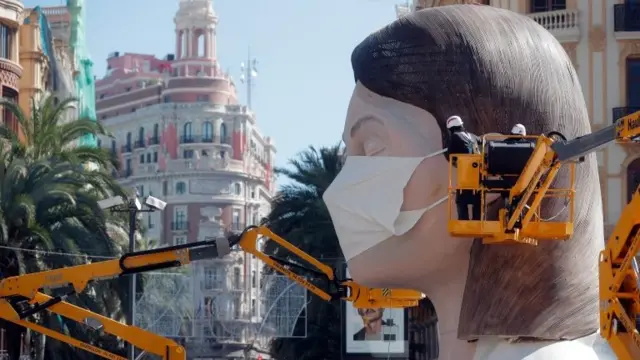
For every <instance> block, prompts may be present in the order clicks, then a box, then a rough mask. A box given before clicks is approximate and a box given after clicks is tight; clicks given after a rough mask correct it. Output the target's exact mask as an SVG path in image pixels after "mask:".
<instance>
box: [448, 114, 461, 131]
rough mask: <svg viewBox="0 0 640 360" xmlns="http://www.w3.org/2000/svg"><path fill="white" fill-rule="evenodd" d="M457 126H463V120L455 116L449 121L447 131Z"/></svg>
mask: <svg viewBox="0 0 640 360" xmlns="http://www.w3.org/2000/svg"><path fill="white" fill-rule="evenodd" d="M456 126H462V119H461V118H460V116H457V115H454V116H452V117H450V118H448V119H447V129H451V128H452V127H456Z"/></svg>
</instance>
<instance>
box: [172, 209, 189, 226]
mask: <svg viewBox="0 0 640 360" xmlns="http://www.w3.org/2000/svg"><path fill="white" fill-rule="evenodd" d="M173 219H174V220H175V222H176V223H179V224H181V223H184V222H185V221H187V213H186V212H185V210H184V209H181V208H176V209H175V213H174V214H173Z"/></svg>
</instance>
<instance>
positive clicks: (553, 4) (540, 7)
mask: <svg viewBox="0 0 640 360" xmlns="http://www.w3.org/2000/svg"><path fill="white" fill-rule="evenodd" d="M566 8H567V0H531V12H532V13H539V12H547V11H555V10H565V9H566Z"/></svg>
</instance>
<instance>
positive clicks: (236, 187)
mask: <svg viewBox="0 0 640 360" xmlns="http://www.w3.org/2000/svg"><path fill="white" fill-rule="evenodd" d="M233 192H234V193H235V194H236V195H242V186H241V185H240V184H239V183H235V184H234V185H233Z"/></svg>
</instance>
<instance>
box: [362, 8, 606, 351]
mask: <svg viewBox="0 0 640 360" xmlns="http://www.w3.org/2000/svg"><path fill="white" fill-rule="evenodd" d="M352 65H353V70H354V74H355V78H356V80H357V81H360V82H361V83H362V84H363V85H364V86H365V87H367V88H368V89H370V90H372V91H374V92H376V93H378V94H380V95H382V96H386V97H390V98H393V99H396V100H399V101H402V102H405V103H409V104H412V105H414V106H418V107H420V108H422V109H424V110H426V111H428V112H430V113H431V114H433V115H434V116H435V118H436V119H437V121H438V125H439V126H440V129H441V130H442V137H443V142H444V143H446V141H447V136H448V133H447V131H445V127H444V122H445V120H446V119H447V118H448V117H449V116H452V115H459V116H461V117H462V118H463V119H464V120H465V126H466V128H467V129H468V130H470V131H472V132H475V133H478V134H482V133H488V132H501V133H507V132H508V131H509V130H510V129H511V127H512V126H513V125H514V124H515V123H522V124H524V125H525V126H526V127H527V132H528V133H529V134H541V133H547V132H549V131H559V132H561V133H563V134H564V135H565V136H566V137H567V138H574V137H577V136H580V135H584V134H585V133H588V132H590V125H589V120H588V114H587V109H586V106H585V103H584V100H583V96H582V91H581V88H580V84H579V81H578V78H577V76H576V72H575V70H574V69H573V66H572V64H571V61H570V59H569V58H568V56H567V54H566V53H565V51H564V50H563V48H562V46H561V45H560V44H559V43H558V41H557V40H556V39H555V38H554V37H553V36H552V35H551V34H550V33H549V32H548V31H546V30H545V29H544V28H542V27H541V26H540V25H538V24H537V23H535V22H534V21H533V20H531V19H529V18H527V17H526V16H523V15H520V14H517V13H514V12H511V11H508V10H503V9H498V8H494V7H489V6H473V5H453V6H443V7H437V8H432V9H426V10H422V11H418V12H415V13H412V14H410V15H408V16H406V17H403V18H401V19H399V20H397V21H395V22H393V23H392V24H390V25H388V26H387V27H385V28H383V29H381V30H380V31H378V32H376V33H374V34H372V35H370V36H369V37H367V38H366V39H365V40H364V41H363V42H362V43H361V44H359V45H358V46H357V47H356V49H355V50H354V51H353V54H352ZM577 172H578V173H577V181H576V188H577V190H578V191H577V194H576V197H575V209H576V212H575V217H574V222H575V234H574V236H573V239H571V240H570V241H567V242H544V243H541V244H540V245H539V246H537V247H532V246H529V245H504V246H502V245H488V246H487V245H482V243H481V241H480V240H478V239H476V240H475V241H474V243H473V246H472V249H471V260H470V266H469V273H468V277H467V285H466V288H465V292H464V299H463V306H462V309H461V316H460V326H459V329H458V335H459V337H460V338H462V339H474V338H476V337H478V336H482V335H497V336H505V337H535V338H544V339H573V338H577V337H581V336H584V335H587V334H589V333H592V332H594V331H596V330H597V328H598V324H597V321H598V318H597V315H598V302H597V301H598V293H597V291H598V287H597V256H598V252H599V250H600V249H601V248H602V245H603V239H604V234H603V218H602V203H601V197H600V187H599V185H598V173H597V164H596V160H595V156H594V155H593V154H592V155H590V156H588V157H587V159H586V161H585V162H584V163H583V164H580V165H579V166H578V170H577ZM559 181H561V182H564V183H565V184H566V182H567V177H566V176H564V178H561V179H559ZM556 186H557V185H556ZM558 206H561V204H559V202H558V201H556V202H549V203H547V204H545V209H543V211H544V210H546V211H549V210H550V209H555V208H557V207H558ZM494 211H495V210H494ZM427 295H428V294H427ZM436 310H437V309H436Z"/></svg>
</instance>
